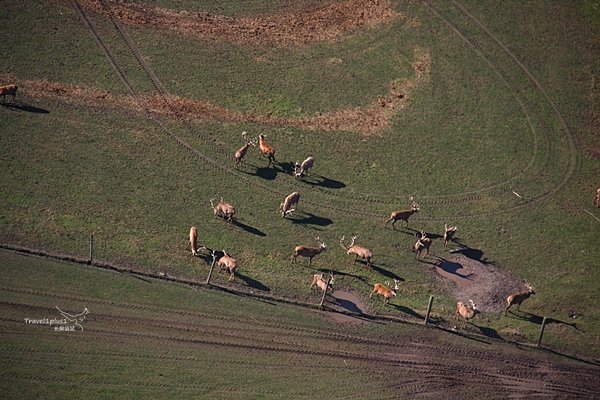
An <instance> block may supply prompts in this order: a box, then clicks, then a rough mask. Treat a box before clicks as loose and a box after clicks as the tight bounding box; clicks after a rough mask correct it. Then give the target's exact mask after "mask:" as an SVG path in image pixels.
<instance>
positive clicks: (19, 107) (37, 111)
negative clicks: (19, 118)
mask: <svg viewBox="0 0 600 400" xmlns="http://www.w3.org/2000/svg"><path fill="white" fill-rule="evenodd" d="M1 105H2V107H4V108H10V109H14V110H20V111H25V112H30V113H35V114H50V111H48V110H44V109H43V108H37V107H33V106H27V105H19V104H16V103H2V104H1Z"/></svg>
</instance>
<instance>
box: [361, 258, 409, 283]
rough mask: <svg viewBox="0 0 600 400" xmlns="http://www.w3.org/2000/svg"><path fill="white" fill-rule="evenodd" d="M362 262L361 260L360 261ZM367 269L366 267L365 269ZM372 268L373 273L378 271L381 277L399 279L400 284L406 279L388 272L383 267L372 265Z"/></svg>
mask: <svg viewBox="0 0 600 400" xmlns="http://www.w3.org/2000/svg"><path fill="white" fill-rule="evenodd" d="M359 261H360V260H359ZM365 264H366V263H365ZM365 268H366V267H365ZM371 268H372V269H373V271H376V272H378V273H380V274H381V275H383V276H385V277H386V278H389V279H397V280H398V281H400V282H404V279H403V278H401V277H399V276H398V275H396V274H395V273H393V272H391V271H388V270H387V269H383V268H381V267H378V266H376V265H375V264H373V263H371Z"/></svg>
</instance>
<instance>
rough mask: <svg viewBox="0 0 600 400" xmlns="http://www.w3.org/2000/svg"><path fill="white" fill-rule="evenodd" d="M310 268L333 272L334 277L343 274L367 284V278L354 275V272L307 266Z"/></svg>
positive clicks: (322, 271)
mask: <svg viewBox="0 0 600 400" xmlns="http://www.w3.org/2000/svg"><path fill="white" fill-rule="evenodd" d="M309 268H311V269H313V270H314V271H315V272H320V273H322V274H328V273H329V272H331V273H332V274H333V276H334V277H336V278H338V277H343V276H347V277H349V278H353V279H356V280H358V281H360V282H363V283H364V284H366V285H368V282H367V278H366V277H364V276H360V275H354V274H348V273H346V272H340V271H336V270H335V269H327V268H319V269H317V268H313V267H312V266H311V267H309Z"/></svg>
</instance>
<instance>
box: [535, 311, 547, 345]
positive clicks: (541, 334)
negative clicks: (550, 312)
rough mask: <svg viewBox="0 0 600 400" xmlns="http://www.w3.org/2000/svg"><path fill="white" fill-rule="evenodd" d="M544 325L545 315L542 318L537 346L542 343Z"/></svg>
mask: <svg viewBox="0 0 600 400" xmlns="http://www.w3.org/2000/svg"><path fill="white" fill-rule="evenodd" d="M545 327H546V317H544V319H543V320H542V327H541V328H540V336H539V337H538V341H537V347H540V344H541V343H542V336H544V328H545Z"/></svg>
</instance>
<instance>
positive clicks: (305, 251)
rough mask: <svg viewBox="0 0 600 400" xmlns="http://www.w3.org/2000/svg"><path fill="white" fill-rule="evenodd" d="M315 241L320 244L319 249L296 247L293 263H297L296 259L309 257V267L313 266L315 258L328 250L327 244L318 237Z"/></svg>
mask: <svg viewBox="0 0 600 400" xmlns="http://www.w3.org/2000/svg"><path fill="white" fill-rule="evenodd" d="M315 240H316V241H317V243H319V247H306V246H296V248H294V255H293V256H292V262H294V263H295V262H296V257H298V256H301V257H308V266H309V267H310V265H311V264H312V259H313V257H315V256H318V255H319V254H321V253H322V252H324V251H325V250H327V246H326V245H325V243H323V242H322V241H321V238H319V237H316V238H315Z"/></svg>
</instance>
